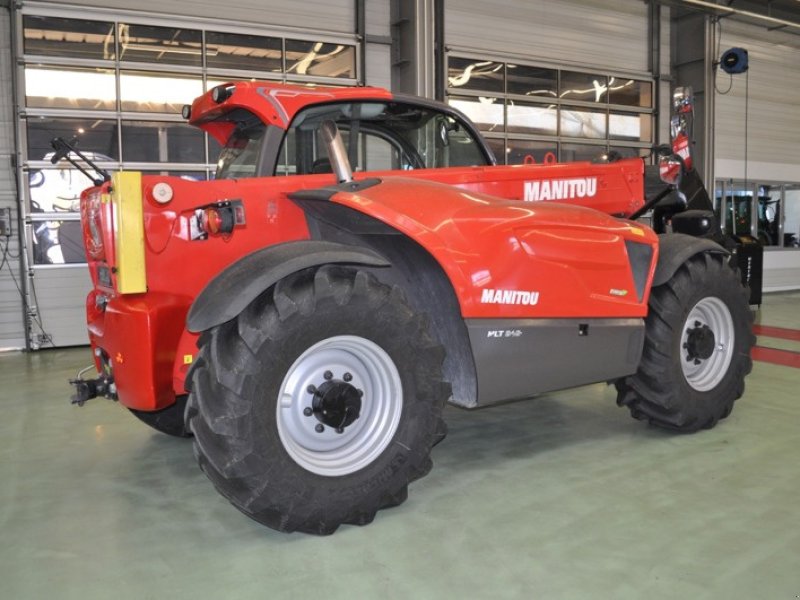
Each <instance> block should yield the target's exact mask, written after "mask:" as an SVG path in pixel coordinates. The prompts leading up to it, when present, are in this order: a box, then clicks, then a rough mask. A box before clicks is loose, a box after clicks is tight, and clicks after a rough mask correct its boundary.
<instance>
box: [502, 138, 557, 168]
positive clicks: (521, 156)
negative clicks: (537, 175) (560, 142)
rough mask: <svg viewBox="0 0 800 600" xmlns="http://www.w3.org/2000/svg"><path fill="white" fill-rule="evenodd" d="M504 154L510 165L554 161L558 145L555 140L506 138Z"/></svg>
mask: <svg viewBox="0 0 800 600" xmlns="http://www.w3.org/2000/svg"><path fill="white" fill-rule="evenodd" d="M506 156H507V157H508V164H510V165H523V164H526V165H529V164H548V163H554V162H556V161H557V157H558V146H557V145H556V143H555V142H533V141H530V140H508V150H507V151H506Z"/></svg>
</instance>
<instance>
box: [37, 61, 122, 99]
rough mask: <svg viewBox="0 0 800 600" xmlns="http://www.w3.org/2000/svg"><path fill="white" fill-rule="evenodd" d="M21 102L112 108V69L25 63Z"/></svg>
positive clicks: (114, 92)
mask: <svg viewBox="0 0 800 600" xmlns="http://www.w3.org/2000/svg"><path fill="white" fill-rule="evenodd" d="M25 104H26V106H28V107H30V108H77V109H88V110H115V109H116V108H117V87H116V82H115V79H114V71H113V70H108V69H68V68H64V67H30V66H29V67H26V68H25Z"/></svg>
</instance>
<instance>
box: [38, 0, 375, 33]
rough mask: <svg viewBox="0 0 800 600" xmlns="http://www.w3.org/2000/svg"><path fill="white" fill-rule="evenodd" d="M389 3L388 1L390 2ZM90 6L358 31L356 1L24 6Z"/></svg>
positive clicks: (79, 1) (147, 0)
mask: <svg viewBox="0 0 800 600" xmlns="http://www.w3.org/2000/svg"><path fill="white" fill-rule="evenodd" d="M387 1H388V0H387ZM34 4H35V5H36V6H53V7H59V8H61V7H66V6H69V5H72V6H90V7H94V8H100V9H104V10H118V9H133V10H135V11H137V12H138V13H142V14H148V13H151V14H153V15H154V16H157V15H159V14H169V15H186V16H188V17H199V18H203V19H218V20H220V22H225V21H241V22H244V23H249V24H252V25H259V24H261V25H270V26H284V27H302V28H304V29H319V30H324V31H330V32H335V33H353V31H354V30H355V2H353V0H303V2H286V1H285V0H228V1H222V2H220V1H219V0H168V1H166V2H165V1H164V0H137V1H136V2H134V3H131V2H130V1H129V0H103V1H101V0H70V1H69V2H50V3H45V2H36V3H34V2H24V3H23V5H24V6H28V5H31V6H32V5H34Z"/></svg>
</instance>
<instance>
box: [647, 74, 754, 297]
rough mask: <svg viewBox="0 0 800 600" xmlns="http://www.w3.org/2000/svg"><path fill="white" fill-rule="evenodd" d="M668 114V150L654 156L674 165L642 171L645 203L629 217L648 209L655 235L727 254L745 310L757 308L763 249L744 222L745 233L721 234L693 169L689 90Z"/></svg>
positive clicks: (679, 95) (678, 94)
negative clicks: (743, 291)
mask: <svg viewBox="0 0 800 600" xmlns="http://www.w3.org/2000/svg"><path fill="white" fill-rule="evenodd" d="M672 109H673V114H672V118H671V121H670V129H671V137H672V145H671V147H669V146H663V147H660V148H657V149H656V152H658V153H661V154H671V155H672V156H673V157H674V159H675V162H674V163H673V164H672V166H671V167H665V166H664V164H663V163H662V165H661V166H660V167H659V166H658V165H653V166H648V167H646V169H645V194H646V196H647V197H648V198H649V200H648V201H647V203H646V204H645V206H643V207H642V208H641V209H640V210H639V211H637V213H638V214H634V215H633V217H634V218H635V217H638V216H640V214H644V212H645V211H647V210H650V209H652V211H653V212H652V216H651V219H652V227H653V229H654V230H655V231H656V233H666V232H668V231H672V232H675V233H686V234H689V235H692V236H696V237H703V238H708V239H710V240H713V241H715V242H717V243H718V244H720V245H721V246H723V247H724V248H725V249H727V250H728V251H729V252H730V253H731V264H732V265H735V266H736V267H738V269H739V271H740V273H741V276H742V283H743V284H745V285H746V286H748V288H749V289H750V304H751V305H753V304H755V305H761V297H762V286H763V272H764V245H763V243H762V241H760V240H759V239H758V238H756V237H754V236H752V235H751V233H750V226H749V223H750V221H749V220H748V221H747V226H746V227H745V226H740V227H739V226H737V227H728V233H725V232H723V231H722V227H721V226H720V219H719V218H718V216H717V215H716V214H715V213H714V204H713V202H712V200H711V197H710V196H709V194H708V190H707V189H706V186H705V185H704V184H703V180H702V178H701V177H700V174H699V173H698V172H697V169H695V167H694V161H693V160H692V127H693V121H694V98H693V96H692V92H691V88H676V89H675V92H674V94H673V102H672ZM665 168H666V169H670V168H671V169H672V170H673V173H671V174H668V173H665V172H664V170H665ZM659 169H660V172H659ZM670 175H671V176H670ZM665 178H666V179H671V180H672V181H673V183H672V184H671V185H665V183H664V179H665ZM747 201H748V202H749V199H748V200H747ZM765 209H766V206H765Z"/></svg>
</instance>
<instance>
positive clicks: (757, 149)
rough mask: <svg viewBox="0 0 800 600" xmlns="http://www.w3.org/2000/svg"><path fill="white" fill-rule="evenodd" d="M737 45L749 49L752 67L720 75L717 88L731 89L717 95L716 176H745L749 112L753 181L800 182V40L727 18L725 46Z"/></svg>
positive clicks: (722, 42)
mask: <svg viewBox="0 0 800 600" xmlns="http://www.w3.org/2000/svg"><path fill="white" fill-rule="evenodd" d="M734 46H738V47H742V48H745V49H747V51H748V54H749V59H750V69H749V72H748V74H746V75H745V74H741V75H733V76H732V77H731V76H729V75H728V74H727V73H722V72H720V73H718V74H717V89H718V90H722V91H725V90H727V89H728V87H729V86H730V91H729V92H728V93H727V94H721V93H719V92H717V94H716V102H717V104H716V127H715V148H716V157H715V158H716V161H715V167H716V177H717V178H734V179H737V178H738V179H742V178H743V177H744V174H745V173H744V168H745V165H744V159H745V115H747V121H748V123H747V130H748V131H747V162H748V164H747V177H748V179H759V178H760V179H765V180H767V179H769V180H780V181H794V182H800V103H798V100H797V90H800V69H798V67H797V65H798V62H799V61H800V40H798V38H797V36H791V35H787V34H781V33H780V32H767V31H766V30H765V29H764V28H763V27H756V26H752V25H747V24H743V23H736V22H727V21H726V22H725V23H724V25H723V30H722V36H721V40H720V48H721V50H722V51H724V50H726V49H727V48H730V47H734ZM748 80H749V81H748ZM748 88H749V90H748ZM746 106H747V110H746V111H745V107H746Z"/></svg>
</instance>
